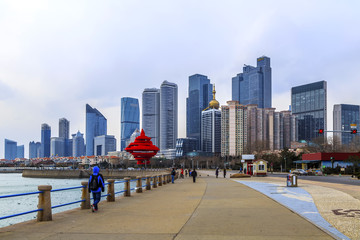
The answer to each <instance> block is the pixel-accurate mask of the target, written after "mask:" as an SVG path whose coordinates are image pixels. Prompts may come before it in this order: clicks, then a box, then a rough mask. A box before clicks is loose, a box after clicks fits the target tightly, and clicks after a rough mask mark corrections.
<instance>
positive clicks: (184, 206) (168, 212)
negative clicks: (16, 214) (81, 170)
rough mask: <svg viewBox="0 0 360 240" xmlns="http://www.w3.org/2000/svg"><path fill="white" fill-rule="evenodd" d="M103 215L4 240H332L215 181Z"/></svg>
mask: <svg viewBox="0 0 360 240" xmlns="http://www.w3.org/2000/svg"><path fill="white" fill-rule="evenodd" d="M99 209H100V210H99V212H97V213H92V212H91V211H90V210H80V209H76V210H71V211H68V212H65V213H60V214H55V215H53V221H51V222H41V223H37V222H34V221H31V222H27V223H21V224H17V225H14V226H9V227H6V228H1V229H0V239H2V240H3V239H4V240H5V239H67V240H71V239H125V240H127V239H129V240H130V239H131V240H137V239H139V240H140V239H141V240H144V239H150V240H152V239H154V240H155V239H156V240H161V239H177V240H180V239H192V240H193V239H206V240H212V239H214V240H215V239H216V240H218V239H318V240H320V239H333V238H332V237H331V236H329V235H327V234H326V233H325V232H323V231H322V230H320V229H319V228H317V227H315V226H314V225H313V224H311V223H310V222H308V221H307V220H305V219H303V218H302V217H300V216H298V215H297V214H295V213H293V212H291V211H290V210H288V209H287V208H285V207H283V206H282V205H280V204H278V203H277V202H275V201H273V200H271V199H270V198H268V197H266V196H265V195H263V194H261V193H259V192H257V191H255V190H253V189H251V188H249V187H246V186H245V185H243V184H240V183H237V182H234V181H232V180H229V179H223V178H218V179H216V178H214V177H212V176H210V177H207V176H202V177H200V178H198V181H197V182H196V183H195V184H194V183H193V182H192V179H190V178H186V179H179V180H177V181H176V182H175V184H167V185H164V186H161V187H158V188H156V189H153V190H151V191H145V192H144V193H141V194H134V195H132V196H131V197H128V198H118V199H116V202H114V203H107V202H103V203H102V204H101V205H100V207H99Z"/></svg>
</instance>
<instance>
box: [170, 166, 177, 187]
mask: <svg viewBox="0 0 360 240" xmlns="http://www.w3.org/2000/svg"><path fill="white" fill-rule="evenodd" d="M175 174H176V171H175V168H173V169H172V170H171V183H174V180H175Z"/></svg>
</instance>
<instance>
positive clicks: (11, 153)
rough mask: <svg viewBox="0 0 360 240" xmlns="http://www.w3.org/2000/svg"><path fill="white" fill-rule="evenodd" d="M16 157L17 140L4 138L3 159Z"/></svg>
mask: <svg viewBox="0 0 360 240" xmlns="http://www.w3.org/2000/svg"><path fill="white" fill-rule="evenodd" d="M16 157H17V142H15V141H12V140H9V139H6V138H5V159H6V160H14V159H15V158H16Z"/></svg>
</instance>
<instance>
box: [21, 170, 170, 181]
mask: <svg viewBox="0 0 360 240" xmlns="http://www.w3.org/2000/svg"><path fill="white" fill-rule="evenodd" d="M169 172H170V171H167V170H164V169H147V170H117V169H101V170H100V173H101V174H102V175H103V176H104V178H106V179H109V178H114V179H123V178H125V177H130V178H136V177H137V176H146V175H150V176H152V175H159V174H168V173H169ZM91 174H92V170H69V169H65V170H60V169H51V170H50V169H48V170H44V169H38V170H35V169H24V170H23V171H22V176H23V177H30V178H63V179H70V178H89V176H90V175H91Z"/></svg>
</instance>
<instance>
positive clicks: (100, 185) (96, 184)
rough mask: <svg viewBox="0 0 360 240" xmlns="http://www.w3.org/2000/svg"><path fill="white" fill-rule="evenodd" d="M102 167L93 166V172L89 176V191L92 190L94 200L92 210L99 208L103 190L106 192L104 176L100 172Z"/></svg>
mask: <svg viewBox="0 0 360 240" xmlns="http://www.w3.org/2000/svg"><path fill="white" fill-rule="evenodd" d="M99 172H100V169H99V167H98V166H95V167H94V168H93V174H92V175H91V176H90V178H89V183H88V191H89V193H90V192H92V195H93V198H94V202H93V204H92V205H91V210H92V212H96V211H97V210H98V203H99V202H100V200H101V192H104V190H105V189H104V186H105V184H104V177H103V176H102V175H101V174H100V173H99Z"/></svg>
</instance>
